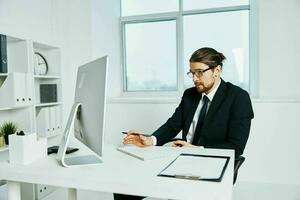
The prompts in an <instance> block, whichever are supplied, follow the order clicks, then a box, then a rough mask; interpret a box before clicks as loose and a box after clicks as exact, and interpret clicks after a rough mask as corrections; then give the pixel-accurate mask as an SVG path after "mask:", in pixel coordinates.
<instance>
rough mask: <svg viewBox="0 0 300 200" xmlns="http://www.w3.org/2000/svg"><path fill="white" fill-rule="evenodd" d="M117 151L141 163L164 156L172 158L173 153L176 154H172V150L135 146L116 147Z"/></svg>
mask: <svg viewBox="0 0 300 200" xmlns="http://www.w3.org/2000/svg"><path fill="white" fill-rule="evenodd" d="M117 150H119V151H121V152H123V153H126V154H128V155H131V156H133V157H135V158H138V159H140V160H143V161H146V160H152V159H157V158H164V157H166V156H173V155H174V153H176V152H174V150H173V148H168V147H161V146H150V147H143V148H141V147H137V146H127V145H125V146H121V147H118V148H117Z"/></svg>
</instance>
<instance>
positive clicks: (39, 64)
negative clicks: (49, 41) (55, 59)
mask: <svg viewBox="0 0 300 200" xmlns="http://www.w3.org/2000/svg"><path fill="white" fill-rule="evenodd" d="M47 71H48V64H47V61H46V59H45V57H44V56H43V55H42V54H40V53H38V52H35V53H34V74H36V75H46V73H47Z"/></svg>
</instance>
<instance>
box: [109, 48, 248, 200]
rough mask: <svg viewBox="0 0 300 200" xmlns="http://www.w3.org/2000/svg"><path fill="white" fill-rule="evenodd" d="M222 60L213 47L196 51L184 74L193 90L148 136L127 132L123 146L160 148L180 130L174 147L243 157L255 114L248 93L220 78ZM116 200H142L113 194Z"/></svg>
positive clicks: (186, 93)
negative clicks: (221, 151) (229, 152)
mask: <svg viewBox="0 0 300 200" xmlns="http://www.w3.org/2000/svg"><path fill="white" fill-rule="evenodd" d="M224 59H225V56H224V55H223V54H222V53H219V52H217V51H216V50H215V49H212V48H208V47H204V48H201V49H198V50H197V51H195V52H194V53H193V55H192V56H191V58H190V71H189V72H188V73H187V74H188V76H189V77H190V78H191V79H192V80H193V82H194V85H195V87H193V88H189V89H187V90H186V91H185V92H184V94H183V96H182V99H181V102H180V104H179V106H178V107H177V108H176V110H175V112H174V114H173V115H172V116H171V117H170V118H169V119H168V120H167V122H166V123H165V124H163V125H162V126H161V127H160V128H158V129H157V130H156V131H155V132H154V133H153V134H152V135H151V136H149V137H146V136H143V135H141V134H140V132H138V131H129V133H128V135H127V136H126V137H125V138H124V141H123V143H124V144H135V145H137V146H140V147H143V146H151V145H163V144H165V143H167V142H169V141H170V140H171V139H173V138H174V137H175V136H176V135H177V134H178V133H179V132H180V131H182V140H175V141H174V142H173V144H174V145H175V146H180V147H187V146H189V147H199V146H200V147H204V148H220V149H234V150H235V156H236V157H238V156H239V155H242V154H243V151H244V148H245V146H246V143H247V140H248V136H249V132H250V125H251V119H252V118H253V117H254V114H253V110H252V105H251V100H250V97H249V95H248V93H247V92H246V91H245V90H243V89H241V88H240V87H238V86H235V85H233V84H231V83H230V82H225V81H224V80H222V79H221V72H222V66H223V61H224ZM122 196H123V197H125V198H122ZM115 199H116V200H117V199H142V197H132V196H126V195H118V194H115Z"/></svg>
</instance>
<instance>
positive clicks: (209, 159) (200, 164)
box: [158, 153, 230, 182]
mask: <svg viewBox="0 0 300 200" xmlns="http://www.w3.org/2000/svg"><path fill="white" fill-rule="evenodd" d="M229 159H230V157H228V156H214V155H199V154H186V153H182V154H180V155H179V156H178V157H176V158H175V159H174V160H173V161H172V162H171V163H170V164H169V165H167V166H166V167H165V168H164V169H163V170H162V171H161V172H160V173H159V174H158V176H162V177H171V178H181V179H188V180H202V181H214V182H220V181H221V180H222V178H223V175H224V172H225V170H226V168H227V165H228V162H229Z"/></svg>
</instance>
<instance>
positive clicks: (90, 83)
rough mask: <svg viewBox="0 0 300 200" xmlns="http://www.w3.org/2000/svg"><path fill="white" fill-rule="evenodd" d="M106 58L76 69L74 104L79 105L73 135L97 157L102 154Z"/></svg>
mask: <svg viewBox="0 0 300 200" xmlns="http://www.w3.org/2000/svg"><path fill="white" fill-rule="evenodd" d="M106 68H107V57H102V58H100V59H97V60H95V61H93V62H90V63H87V64H85V65H82V66H80V67H79V68H78V73H77V81H76V91H75V103H80V105H81V106H80V107H79V110H78V112H77V115H76V118H75V123H74V134H75V137H76V138H77V139H79V140H80V141H82V142H83V143H84V144H85V145H86V146H88V147H89V148H90V149H91V150H93V151H94V152H96V153H97V154H98V155H100V156H102V154H103V151H102V149H103V143H104V124H105V106H106V76H107V75H106V74H107V73H106V71H107V70H106Z"/></svg>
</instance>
